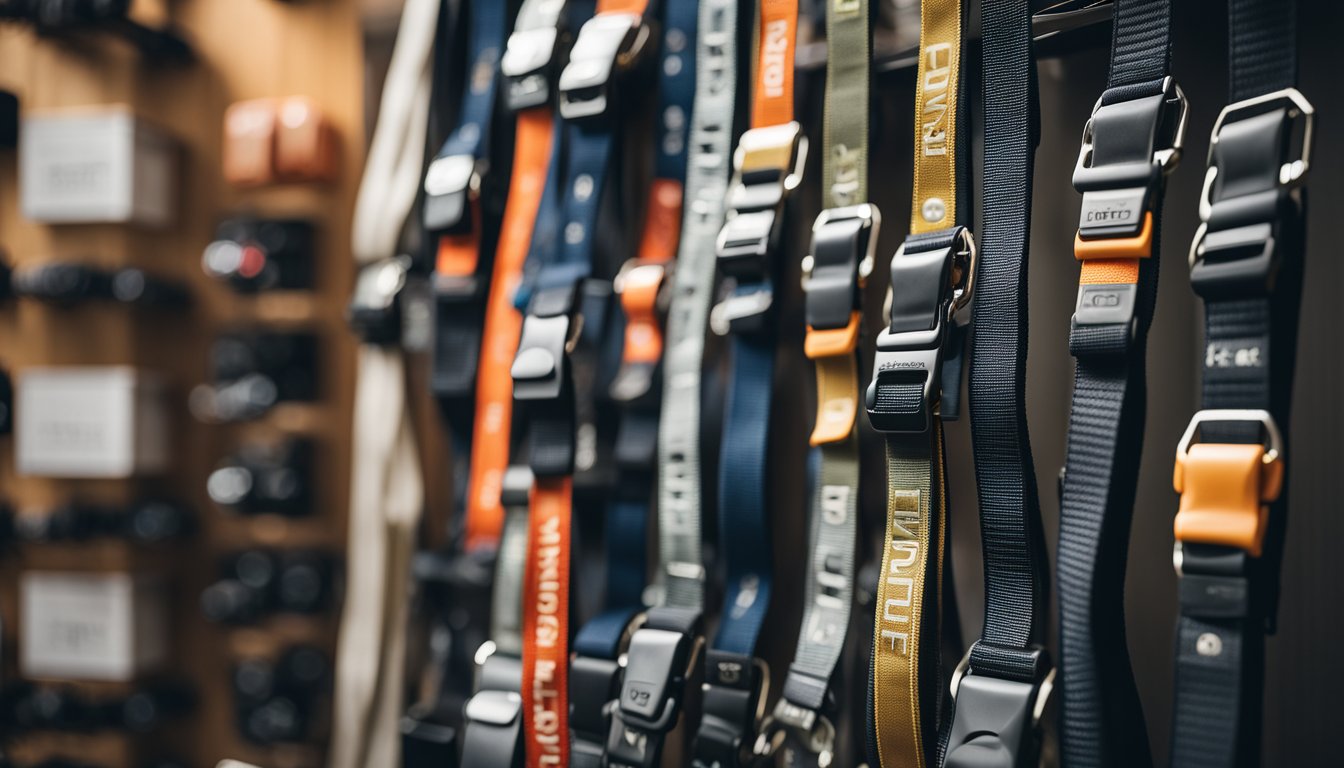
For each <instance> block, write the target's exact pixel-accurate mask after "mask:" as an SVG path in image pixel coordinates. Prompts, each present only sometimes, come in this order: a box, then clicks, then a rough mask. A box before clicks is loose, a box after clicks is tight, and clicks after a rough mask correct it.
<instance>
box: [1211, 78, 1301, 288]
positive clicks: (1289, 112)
mask: <svg viewBox="0 0 1344 768" xmlns="http://www.w3.org/2000/svg"><path fill="white" fill-rule="evenodd" d="M1314 124H1315V109H1314V108H1313V107H1312V105H1311V102H1309V101H1307V99H1306V97H1304V96H1303V95H1302V94H1301V93H1300V92H1298V91H1297V90H1296V89H1294V88H1288V89H1285V90H1282V91H1275V92H1274V93H1268V94H1265V95H1263V96H1257V97H1255V98H1252V99H1247V100H1245V101H1240V102H1237V103H1236V104H1230V105H1228V106H1227V107H1225V108H1224V109H1223V111H1222V113H1220V114H1219V115H1218V120H1217V121H1216V122H1215V123H1214V126H1213V135H1212V138H1211V139H1210V141H1209V168H1208V171H1207V172H1206V174H1205V176H1204V191H1203V194H1202V196H1201V198H1200V204H1199V217H1200V226H1199V230H1198V231H1196V233H1195V239H1194V242H1193V243H1191V246H1190V283H1191V286H1192V287H1193V288H1194V290H1195V292H1196V293H1198V294H1199V295H1200V296H1202V297H1203V298H1205V299H1209V298H1221V297H1231V296H1247V295H1265V294H1267V293H1268V292H1269V291H1271V290H1272V289H1273V286H1274V277H1275V275H1276V274H1277V272H1278V266H1279V255H1280V246H1281V245H1282V242H1281V235H1282V234H1284V233H1283V232H1282V231H1281V230H1282V227H1283V226H1285V225H1293V224H1296V223H1297V222H1299V221H1300V216H1301V210H1302V209H1301V205H1300V200H1299V196H1298V195H1297V193H1296V190H1297V188H1298V186H1299V185H1300V184H1301V182H1302V180H1303V179H1304V178H1305V176H1306V173H1307V171H1308V170H1309V168H1310V165H1311V145H1312V134H1313V132H1314ZM1299 126H1300V127H1299ZM1294 146H1296V151H1294Z"/></svg>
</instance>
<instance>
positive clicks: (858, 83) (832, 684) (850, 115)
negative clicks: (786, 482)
mask: <svg viewBox="0 0 1344 768" xmlns="http://www.w3.org/2000/svg"><path fill="white" fill-rule="evenodd" d="M868 18H869V7H868V2H867V0H858V2H852V3H838V4H835V5H834V6H832V7H831V8H830V9H829V10H828V12H827V14H826V104H825V124H824V126H823V136H822V186H823V190H824V193H825V196H824V199H825V201H826V206H827V207H826V209H825V210H824V211H822V213H821V215H820V216H818V217H817V221H816V223H815V224H814V225H813V227H812V247H811V252H810V254H809V255H808V256H807V257H806V258H805V259H804V261H803V291H804V294H805V312H806V319H807V335H806V337H805V338H804V343H803V351H804V354H806V355H807V357H808V358H809V359H811V360H812V362H813V366H814V368H815V371H816V380H817V415H816V420H815V422H814V425H813V429H812V435H811V438H810V440H809V442H810V444H811V445H812V446H813V447H814V448H815V449H816V450H815V456H814V458H815V459H816V460H817V461H818V462H819V469H818V474H817V479H816V482H814V484H813V485H814V487H813V488H812V503H811V528H810V533H809V537H808V552H809V556H808V561H809V565H810V567H809V568H808V570H807V574H806V581H805V588H804V595H805V597H804V600H805V602H804V608H803V619H802V626H801V628H800V630H799V634H798V645H797V648H796V650H795V651H794V656H793V662H792V663H791V664H790V665H789V672H788V675H787V677H785V678H784V690H783V696H781V697H780V699H779V701H778V703H777V704H776V706H775V709H774V713H773V715H772V717H771V724H770V726H769V727H768V728H766V729H763V730H764V733H763V734H762V736H761V740H759V741H758V745H757V752H758V753H764V752H768V751H770V750H771V749H773V748H774V747H775V744H777V743H778V744H779V745H780V747H779V748H780V749H782V750H783V751H784V752H785V753H786V756H785V757H784V762H785V763H786V764H788V765H796V766H812V767H813V768H821V767H822V766H827V765H830V764H831V763H832V761H833V760H835V759H836V755H835V741H836V728H835V720H836V717H837V714H838V707H839V705H840V702H839V701H838V698H837V693H838V692H837V689H836V686H837V685H838V684H839V680H840V678H839V675H838V673H839V672H840V669H841V668H840V658H841V655H842V653H843V652H844V649H845V644H846V639H847V636H848V632H849V625H850V614H851V610H852V605H853V595H854V562H855V545H856V542H855V535H856V530H857V525H858V524H857V518H858V500H859V443H858V433H857V430H856V429H855V425H856V422H857V418H858V412H859V365H858V357H857V354H856V353H857V350H858V340H859V335H860V325H861V318H862V310H863V308H862V304H861V300H862V291H863V285H864V283H865V282H866V280H867V278H868V275H869V274H871V272H872V267H873V250H874V248H875V247H876V245H877V229H878V226H879V224H880V221H881V217H880V215H879V214H878V211H877V209H876V208H875V207H874V206H872V205H871V204H869V203H868V93H869V70H870V67H871V54H870V48H871V37H870V35H869V29H868V23H869V22H868Z"/></svg>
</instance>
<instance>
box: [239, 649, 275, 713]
mask: <svg viewBox="0 0 1344 768" xmlns="http://www.w3.org/2000/svg"><path fill="white" fill-rule="evenodd" d="M233 693H234V697H235V698H236V699H237V701H238V703H239V704H240V705H241V706H243V707H255V706H258V705H260V704H263V703H265V702H266V701H268V700H269V699H270V698H271V697H272V696H274V695H275V664H273V663H272V662H271V660H270V659H259V658H258V659H244V660H242V661H240V662H238V663H237V664H236V665H234V668H233Z"/></svg>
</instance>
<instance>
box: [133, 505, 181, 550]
mask: <svg viewBox="0 0 1344 768" xmlns="http://www.w3.org/2000/svg"><path fill="white" fill-rule="evenodd" d="M125 517H126V519H125V531H124V532H125V535H126V537H127V538H129V539H130V540H131V541H135V542H138V543H141V544H157V543H160V542H165V541H172V540H174V539H181V538H183V537H185V536H188V535H189V534H191V533H192V532H193V531H194V530H195V527H196V519H195V517H194V516H193V515H192V513H191V511H190V510H189V509H187V508H186V507H184V506H182V505H180V504H175V503H173V502H170V501H163V500H157V499H155V500H146V501H140V502H137V503H135V504H133V505H131V507H130V508H129V509H127V510H126V516H125Z"/></svg>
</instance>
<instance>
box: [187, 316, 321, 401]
mask: <svg viewBox="0 0 1344 768" xmlns="http://www.w3.org/2000/svg"><path fill="white" fill-rule="evenodd" d="M209 357H210V382H209V383H208V384H206V385H203V386H201V387H198V388H197V389H196V391H195V392H193V393H192V403H191V406H192V411H193V412H195V413H196V415H197V416H198V417H199V418H202V419H204V420H207V421H245V420H248V419H256V418H259V417H261V416H262V415H264V414H265V413H266V412H267V411H268V410H270V408H271V407H272V406H273V405H275V404H276V403H278V402H281V401H288V400H300V401H303V400H312V399H313V398H314V397H315V396H316V393H317V368H316V364H317V339H316V337H315V336H314V335H313V334H311V333H239V334H230V335H225V336H220V337H219V338H217V339H216V340H215V342H214V343H213V344H212V345H211V347H210V352H209Z"/></svg>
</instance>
